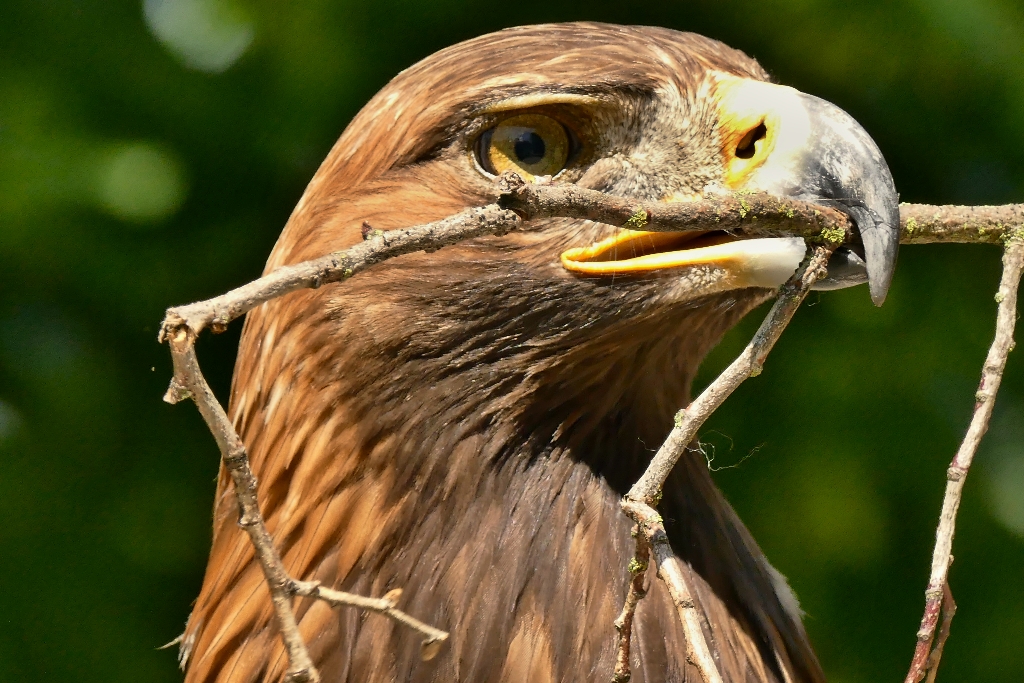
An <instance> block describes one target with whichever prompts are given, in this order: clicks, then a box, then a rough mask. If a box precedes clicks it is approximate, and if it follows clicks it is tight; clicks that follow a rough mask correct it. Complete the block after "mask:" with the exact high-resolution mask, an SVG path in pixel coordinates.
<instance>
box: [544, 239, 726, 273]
mask: <svg viewBox="0 0 1024 683" xmlns="http://www.w3.org/2000/svg"><path fill="white" fill-rule="evenodd" d="M733 241H735V238H734V237H732V236H730V235H728V234H726V233H724V232H720V231H711V232H696V231H695V232H647V231H643V230H627V229H624V230H622V231H620V232H619V233H617V234H615V235H612V236H611V237H609V238H607V239H604V240H601V241H600V242H598V243H596V244H592V245H590V246H589V247H575V248H573V249H567V250H566V251H564V252H563V253H562V265H563V266H565V268H566V269H567V270H569V271H571V272H574V273H581V274H586V275H627V274H631V273H632V274H636V273H644V272H649V271H652V270H660V269H662V268H678V267H680V266H688V265H696V264H699V263H713V262H717V261H718V260H720V259H721V257H722V256H723V255H724V254H722V253H721V251H722V250H721V249H717V248H716V247H720V246H721V245H723V244H726V243H730V242H733Z"/></svg>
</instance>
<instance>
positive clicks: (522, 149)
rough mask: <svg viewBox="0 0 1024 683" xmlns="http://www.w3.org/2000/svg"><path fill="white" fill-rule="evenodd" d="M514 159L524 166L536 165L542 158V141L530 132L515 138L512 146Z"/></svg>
mask: <svg viewBox="0 0 1024 683" xmlns="http://www.w3.org/2000/svg"><path fill="white" fill-rule="evenodd" d="M513 149H515V152H516V159H519V161H521V162H523V163H524V164H536V163H537V162H538V161H540V160H541V159H543V158H544V149H545V148H544V140H543V139H542V138H541V136H539V135H537V134H536V133H535V132H533V131H532V130H530V131H525V132H523V133H521V134H520V135H519V137H517V138H516V142H515V145H514V146H513Z"/></svg>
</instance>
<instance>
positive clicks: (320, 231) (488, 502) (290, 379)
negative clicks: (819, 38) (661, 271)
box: [183, 24, 823, 683]
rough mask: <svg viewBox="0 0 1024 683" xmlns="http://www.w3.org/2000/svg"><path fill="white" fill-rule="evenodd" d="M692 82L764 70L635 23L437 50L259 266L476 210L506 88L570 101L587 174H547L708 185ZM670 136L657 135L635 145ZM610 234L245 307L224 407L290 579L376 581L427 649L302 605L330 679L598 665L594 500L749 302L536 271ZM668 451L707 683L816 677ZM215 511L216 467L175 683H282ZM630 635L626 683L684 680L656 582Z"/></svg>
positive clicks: (450, 255) (656, 429)
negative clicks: (492, 110) (484, 147)
mask: <svg viewBox="0 0 1024 683" xmlns="http://www.w3.org/2000/svg"><path fill="white" fill-rule="evenodd" d="M711 70H718V71H727V72H730V73H735V74H739V75H743V76H747V77H751V78H764V77H765V76H764V72H763V71H762V70H761V69H760V67H759V66H758V65H757V64H756V62H754V61H753V60H750V59H749V58H747V57H745V56H744V55H742V54H741V53H738V52H736V51H734V50H731V49H729V48H727V47H725V46H723V45H721V44H719V43H716V42H714V41H710V40H708V39H705V38H701V37H699V36H694V35H690V34H680V33H676V32H673V31H668V30H665V29H653V28H627V27H616V26H607V25H600V24H566V25H552V26H539V27H526V28H522V29H512V30H508V31H503V32H500V33H497V34H492V35H489V36H484V37H482V38H478V39H475V40H473V41H469V42H467V43H463V44H460V45H457V46H454V47H452V48H449V49H447V50H445V51H442V52H441V53H438V54H437V55H434V56H432V57H430V58H428V59H427V60H424V61H423V62H421V63H419V64H417V65H415V66H413V67H411V68H410V69H408V70H407V71H405V72H403V73H402V74H400V75H399V76H398V77H396V78H395V79H394V81H392V83H391V84H389V85H388V86H387V87H386V88H385V89H384V90H382V91H381V92H380V93H379V94H378V95H377V96H376V97H374V98H373V100H371V101H370V103H369V104H367V106H366V107H365V108H364V110H363V111H362V112H361V113H360V114H359V115H358V116H357V117H356V119H355V120H354V121H353V122H352V124H351V125H350V126H349V127H348V128H347V129H346V131H345V133H344V134H343V135H342V136H341V138H340V139H339V140H338V142H337V144H336V145H335V146H334V148H333V149H332V151H331V153H330V155H329V156H328V157H327V159H326V160H325V161H324V163H323V165H322V166H321V168H320V170H319V171H318V172H317V174H316V176H315V177H314V179H313V180H312V182H311V183H310V185H309V187H308V189H307V191H306V193H305V195H304V196H303V198H302V200H301V201H300V202H299V204H298V206H297V207H296V209H295V212H294V213H293V215H292V218H291V219H290V221H289V223H288V225H287V227H286V228H285V231H284V233H283V234H282V236H281V239H280V241H279V242H278V244H277V246H276V247H275V249H274V252H273V254H272V255H271V257H270V260H269V261H268V264H267V269H268V270H271V269H273V268H275V267H277V266H280V265H282V264H287V263H294V262H297V261H300V260H303V259H307V258H311V257H314V256H319V255H321V254H324V253H327V252H329V251H333V250H339V249H344V248H346V247H348V246H350V245H352V244H355V243H357V242H359V241H360V240H361V235H360V228H361V225H362V223H363V222H364V221H369V223H370V224H371V225H373V226H374V227H375V228H380V229H385V230H386V229H389V228H395V227H404V226H408V225H412V224H416V223H422V222H426V221H430V220H436V219H439V218H442V217H444V216H447V215H450V214H452V213H455V212H456V211H459V210H461V209H463V208H465V207H467V206H474V205H481V204H483V203H486V202H487V201H489V200H490V199H491V195H492V192H493V190H492V186H491V183H490V182H489V181H487V179H486V178H484V177H483V176H482V175H481V174H480V173H479V172H478V171H477V170H476V169H475V168H473V167H472V165H471V161H470V155H469V153H468V152H467V149H468V148H467V144H466V140H468V139H469V137H471V136H472V135H473V134H474V133H473V131H474V130H475V129H474V126H475V125H478V124H477V123H475V122H477V121H478V120H479V119H481V117H483V119H486V117H487V116H488V114H487V113H486V108H487V107H488V106H490V105H492V104H493V103H495V102H497V101H499V100H502V99H507V98H509V97H515V96H521V95H529V94H534V93H541V94H545V93H546V94H550V93H557V92H572V93H584V94H591V95H592V96H593V98H594V102H595V104H594V105H593V106H592V107H591V108H590V109H589V110H586V111H583V112H577V114H578V115H579V117H580V118H579V121H580V126H581V127H582V128H583V129H585V130H586V131H589V132H590V133H592V134H593V135H592V138H593V140H591V141H590V142H588V146H587V148H586V151H585V153H584V157H585V158H586V159H589V162H588V165H586V167H585V168H584V167H583V166H581V167H580V168H579V169H578V170H576V171H572V172H570V171H567V172H566V173H567V174H569V175H567V178H568V179H570V180H574V181H576V182H579V183H580V184H582V185H586V186H589V187H597V188H599V189H604V190H607V191H611V192H616V193H619V194H629V195H634V196H643V197H654V198H659V197H662V196H665V195H666V193H670V192H678V191H693V190H694V189H695V188H696V189H699V188H700V187H702V186H703V185H704V184H706V183H707V182H708V181H709V180H713V179H714V172H715V171H714V170H713V168H714V162H715V160H716V158H715V157H714V154H715V153H716V152H714V150H717V142H716V138H715V131H714V124H713V120H711V118H710V116H711V115H710V113H709V112H710V103H709V102H708V101H707V95H706V92H704V91H702V90H701V84H702V83H703V82H704V78H705V75H706V73H707V72H708V71H711ZM666 93H668V94H669V95H673V94H675V95H678V97H676V96H675V95H673V96H672V97H667V96H666ZM665 102H669V104H665ZM551 106H560V105H551ZM673 107H674V108H675V109H673ZM577 114H574V115H577ZM673 126H676V128H673ZM669 131H675V132H673V133H671V134H672V135H675V136H676V138H674V139H675V141H676V142H668V143H666V142H665V140H662V139H660V138H659V136H668V135H670V132H669ZM682 141H685V144H683V142H682ZM676 143H678V144H676ZM644 144H668V145H669V148H671V149H672V150H675V151H673V152H672V153H673V154H677V155H679V158H678V159H676V160H674V161H673V163H672V164H667V165H666V164H662V165H660V166H659V165H657V164H654V163H653V162H652V165H651V166H650V167H642V165H641V163H640V161H636V160H639V159H641V157H640V156H639V155H638V156H636V157H635V160H633V161H630V162H629V164H628V168H626V167H625V166H616V163H618V162H617V161H616V160H617V159H618V160H621V159H626V158H628V150H629V149H632V148H635V147H636V146H637V145H644ZM631 145H632V146H633V147H630V146H631ZM588 155H589V156H588ZM623 163H625V162H623ZM572 173H575V175H572ZM609 230H610V229H609V228H607V227H606V226H599V225H595V224H591V223H586V222H579V221H548V222H546V223H544V224H543V225H538V226H531V229H530V230H529V231H524V232H522V233H515V234H510V235H508V236H505V237H501V238H483V239H479V240H473V241H471V242H468V243H463V244H460V245H457V246H455V247H451V248H446V249H444V250H442V251H440V252H437V253H434V254H413V255H409V256H405V257H401V258H399V259H395V260H392V261H389V262H387V263H385V264H383V265H382V266H380V267H378V268H375V269H373V270H372V271H370V272H367V273H366V274H363V275H359V276H357V277H355V278H352V279H351V280H350V281H348V282H346V283H344V284H343V285H339V286H328V287H325V288H323V289H321V290H317V291H305V292H301V293H297V294H292V295H289V296H288V297H286V298H283V299H278V300H275V301H273V302H270V303H268V304H264V305H263V306H261V307H259V308H258V309H256V310H254V311H252V312H251V313H250V314H249V316H248V318H247V320H246V322H245V328H244V332H243V336H242V342H241V346H240V349H239V354H238V361H237V365H236V368H235V377H234V385H233V387H232V400H231V414H232V416H233V419H234V421H235V424H236V426H237V428H238V430H239V432H240V434H241V435H242V437H243V439H244V440H245V443H246V445H247V447H248V449H249V453H250V457H251V459H252V466H253V469H254V471H255V472H256V474H257V476H258V477H259V480H260V491H259V496H260V503H261V505H262V508H263V511H264V514H265V516H266V519H267V525H268V528H269V530H270V532H271V533H272V534H273V536H274V538H275V539H276V542H277V544H278V547H279V549H280V552H281V554H282V557H283V559H284V563H285V565H286V567H287V568H288V569H289V571H290V572H291V573H292V574H293V575H294V576H296V577H298V578H302V579H306V580H312V579H315V580H319V581H322V582H323V583H324V584H325V585H328V586H332V587H335V588H339V589H343V590H349V591H354V592H358V593H363V594H367V595H374V596H379V595H382V594H384V593H385V592H386V591H388V590H390V589H393V588H397V587H401V588H403V589H404V594H403V599H402V603H401V607H402V609H405V610H407V611H408V612H410V613H411V614H413V615H415V616H416V617H418V618H420V619H423V620H425V621H427V622H430V623H433V624H436V625H437V626H439V627H441V628H445V629H450V630H451V633H452V635H451V639H450V641H449V643H448V645H447V646H446V647H445V649H444V650H443V651H442V653H441V654H440V655H439V656H438V657H437V659H435V660H433V661H431V662H421V661H420V660H419V655H418V645H419V637H418V636H417V635H416V634H415V633H413V632H410V631H408V630H406V629H404V628H403V627H400V626H396V625H395V624H394V623H393V622H391V621H389V620H387V619H385V618H382V617H379V616H376V615H365V614H361V613H359V612H358V611H356V610H352V609H350V610H338V611H335V610H331V609H330V608H328V607H327V606H326V605H324V604H323V603H315V602H312V601H310V600H307V599H300V600H297V601H296V610H297V616H298V619H299V624H300V630H301V632H302V634H303V636H304V637H305V639H306V641H307V642H308V644H309V646H310V651H311V654H312V656H313V657H314V660H315V662H316V664H317V666H318V667H319V668H320V671H321V673H322V675H323V679H324V680H325V681H328V682H331V683H335V682H340V681H360V682H376V681H381V682H383V681H490V680H493V681H509V682H511V681H526V680H529V681H539V682H548V681H552V682H553V681H593V680H600V679H602V678H607V677H610V675H611V671H612V666H613V662H614V644H615V640H614V631H613V630H612V621H613V620H614V618H615V616H616V615H617V612H618V610H619V608H620V607H621V604H622V601H623V599H624V597H625V589H626V585H627V574H626V565H627V563H628V561H629V558H630V557H631V556H632V552H633V542H632V539H631V538H630V523H629V521H628V520H627V519H626V518H625V517H624V516H623V514H622V513H621V511H620V510H619V506H618V502H619V499H620V497H621V495H622V493H623V492H624V491H625V490H626V488H627V487H628V486H629V484H630V483H631V482H632V481H633V480H634V479H635V478H636V477H637V476H638V475H639V473H640V472H641V471H642V469H643V467H644V465H645V463H646V461H647V460H648V458H649V456H650V451H649V448H648V447H651V448H653V447H655V446H656V445H657V444H658V443H660V442H661V440H662V438H663V437H664V436H665V434H666V433H667V430H668V428H669V427H670V426H671V423H672V413H673V411H674V410H676V409H677V408H678V406H680V405H683V404H684V403H685V401H686V399H687V396H688V392H689V384H690V381H691V379H692V377H693V373H694V372H695V370H696V368H697V366H698V364H699V362H700V360H701V359H702V358H703V357H704V355H705V354H706V353H707V351H708V350H709V349H710V348H711V347H712V346H713V345H714V344H715V343H716V342H717V340H718V339H719V338H720V337H721V335H722V334H723V333H724V332H725V331H726V330H727V329H728V328H729V327H730V326H732V325H733V324H735V322H736V321H737V320H738V319H739V318H740V317H741V316H743V315H744V314H745V313H746V312H748V311H749V310H750V309H751V308H753V307H754V306H756V305H757V304H759V303H760V302H761V301H763V300H764V299H765V298H766V297H767V295H768V293H767V292H764V291H760V290H758V291H754V290H745V291H740V292H718V293H710V292H713V291H715V290H713V289H707V290H703V289H702V288H701V287H702V286H703V285H702V282H703V281H702V280H700V279H693V278H691V279H686V278H683V279H679V278H678V277H675V278H673V277H670V276H657V277H652V278H650V279H649V280H646V281H643V282H638V281H628V282H627V281H614V280H613V281H607V280H581V279H576V278H574V277H572V276H570V275H568V274H567V273H565V272H564V271H562V270H561V268H560V267H559V266H558V265H557V254H558V253H559V251H560V250H561V249H562V248H563V247H564V246H566V245H569V244H580V243H585V242H586V241H587V240H593V239H596V238H598V237H600V236H602V235H605V234H608V231H609ZM708 277H710V276H708ZM691 455H692V457H689V458H688V459H684V461H683V462H682V463H680V465H679V466H678V467H677V471H676V472H675V473H674V474H673V476H672V479H671V481H670V482H669V485H668V486H666V490H665V499H664V501H663V503H662V510H663V512H664V516H665V518H666V520H667V523H668V531H669V534H670V537H671V539H672V543H673V545H674V547H675V549H676V550H677V552H678V553H679V554H680V556H681V557H682V558H683V559H684V560H685V562H686V563H687V567H688V568H689V574H688V576H689V581H690V583H691V589H692V591H693V592H694V594H695V595H696V597H697V601H698V603H699V608H700V610H701V612H702V614H703V617H704V619H705V630H706V635H707V637H708V639H709V642H710V644H711V647H712V649H713V652H714V653H715V654H716V656H717V658H718V661H719V665H720V667H721V668H722V670H723V674H724V676H725V679H726V680H727V681H729V682H730V683H737V682H741V681H742V682H747V681H749V682H751V683H753V682H768V681H772V682H779V683H781V682H782V681H809V682H810V681H821V680H823V676H822V673H821V670H820V667H819V666H818V663H817V660H816V659H815V657H814V654H813V651H812V650H811V648H810V646H809V644H808V642H807V639H806V636H805V634H804V631H803V627H802V626H801V624H800V622H799V618H798V617H796V616H795V615H794V614H793V613H792V610H787V602H786V600H785V596H783V597H782V598H780V589H779V587H778V581H777V580H776V579H775V577H774V576H773V574H772V571H773V570H771V569H770V567H769V566H768V565H767V563H766V561H765V560H764V558H763V556H762V555H761V553H760V550H759V549H758V548H757V546H756V544H755V543H754V541H753V540H752V538H751V537H750V535H749V534H748V533H747V531H746V530H745V528H744V527H743V525H742V524H741V522H740V521H739V520H738V518H737V517H736V515H735V514H734V513H733V511H732V509H731V508H730V507H729V505H728V503H726V502H725V500H724V499H723V498H722V496H721V494H720V493H719V492H718V490H717V489H716V488H715V486H714V484H713V483H712V481H711V479H710V475H709V473H708V470H707V467H706V466H705V463H704V462H703V460H702V458H701V457H700V456H699V455H697V454H691ZM236 518H237V511H236V506H235V503H234V500H233V498H232V493H231V490H230V482H229V479H228V477H227V476H226V475H225V473H224V472H223V470H222V472H221V476H220V480H219V484H218V495H217V503H216V508H215V518H214V540H213V548H212V550H211V554H210V561H209V565H208V569H207V574H206V578H205V580H204V583H203V588H202V592H201V593H200V596H199V598H198V600H197V602H196V606H195V610H194V612H193V613H192V616H191V618H190V620H189V623H188V627H187V631H186V634H185V640H184V643H185V645H184V648H183V655H184V656H185V658H186V659H187V661H186V669H187V674H186V680H187V681H189V682H190V683H201V682H202V683H212V682H213V681H222V682H224V681H232V682H238V683H245V682H254V681H263V680H268V681H273V680H279V679H280V678H281V676H282V675H283V673H284V671H285V668H286V665H287V662H286V660H285V656H284V651H283V648H282V646H281V643H280V639H279V638H278V635H277V633H276V630H275V627H274V625H273V620H272V613H271V606H270V600H269V595H268V592H267V588H266V586H265V585H264V581H263V577H262V575H261V573H260V570H259V568H258V566H257V565H256V564H255V562H254V560H253V552H252V550H251V548H250V546H249V542H248V540H247V537H246V536H245V534H244V533H242V532H241V531H240V530H239V529H238V528H237V526H236ZM634 633H635V639H636V644H635V646H634V649H633V660H634V662H633V664H634V680H635V681H638V682H645V683H655V682H657V681H683V680H689V681H697V680H699V675H698V674H697V672H696V669H695V668H694V667H693V666H692V665H690V664H688V663H687V659H686V644H685V641H684V637H683V632H682V629H681V627H680V626H679V624H678V622H677V618H676V615H675V611H674V609H673V607H672V605H671V602H670V600H669V597H668V595H667V592H666V591H665V590H664V588H663V587H662V586H661V585H660V583H658V582H654V583H653V585H652V589H651V591H650V594H649V596H648V597H647V598H646V599H644V600H643V601H642V602H641V604H640V607H639V609H638V612H637V619H636V626H635V631H634Z"/></svg>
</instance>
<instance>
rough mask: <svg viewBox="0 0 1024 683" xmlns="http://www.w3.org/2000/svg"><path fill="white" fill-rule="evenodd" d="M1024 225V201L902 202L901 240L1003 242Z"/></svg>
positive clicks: (907, 242) (964, 242) (932, 242)
mask: <svg viewBox="0 0 1024 683" xmlns="http://www.w3.org/2000/svg"><path fill="white" fill-rule="evenodd" d="M1021 225H1024V204H1004V205H1002V206H932V205H930V204H900V226H901V228H902V230H901V233H900V244H935V243H939V242H943V243H947V244H948V243H960V244H998V245H1002V244H1003V243H1005V242H1006V240H1007V239H1008V237H1009V236H1010V235H1011V234H1012V233H1013V232H1014V231H1015V230H1016V229H1018V228H1019V227H1020V226H1021Z"/></svg>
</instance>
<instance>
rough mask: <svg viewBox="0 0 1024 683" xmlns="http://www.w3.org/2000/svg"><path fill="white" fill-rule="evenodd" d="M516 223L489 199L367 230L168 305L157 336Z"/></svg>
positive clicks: (222, 323)
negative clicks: (325, 250) (362, 237)
mask: <svg viewBox="0 0 1024 683" xmlns="http://www.w3.org/2000/svg"><path fill="white" fill-rule="evenodd" d="M519 223H520V218H519V216H518V215H516V214H515V213H514V212H513V211H508V210H506V209H502V208H500V207H499V206H498V205H496V204H488V205H487V206H482V207H479V208H474V209H466V210H465V211H461V212H459V213H457V214H455V215H454V216H449V217H448V218H443V219H441V220H439V221H435V222H433V223H427V224H426V225H418V226H415V227H412V228H403V229H400V230H388V231H387V232H382V231H380V230H373V231H370V232H368V233H367V239H366V241H365V242H363V243H362V244H357V245H355V246H353V247H352V248H350V249H346V250H345V251H339V252H335V253H333V254H327V255H326V256H321V257H320V258H316V259H312V260H310V261H303V262H302V263H297V264H295V265H293V266H283V267H281V268H278V269H277V270H275V271H273V272H272V273H268V274H267V275H264V276H263V277H261V278H260V279H258V280H254V281H252V282H250V283H249V284H246V285H242V286H241V287H238V288H236V289H232V290H231V291H230V292H227V293H226V294H221V295H220V296H217V297H214V298H212V299H207V300H206V301H198V302H196V303H194V304H189V305H187V306H177V307H175V308H169V309H167V314H166V315H165V316H164V321H163V324H162V325H161V328H160V341H163V340H164V339H165V338H166V337H167V336H168V335H169V334H171V332H172V331H173V330H175V329H177V328H187V329H189V330H191V331H192V332H193V333H194V334H199V333H200V332H202V331H203V330H204V329H205V328H206V327H207V326H211V327H212V328H213V331H214V332H220V331H222V330H223V329H224V328H225V327H227V325H228V323H230V322H231V321H232V320H234V319H236V318H238V317H239V316H241V315H244V314H245V313H247V312H249V311H251V310H252V309H254V308H256V307H257V306H259V305H260V304H262V303H264V302H266V301H270V300H271V299H276V298H277V297H279V296H283V295H285V294H288V293H289V292H294V291H296V290H298V289H316V288H318V287H321V286H322V285H325V284H328V283H330V282H338V281H340V280H345V279H347V278H350V277H352V276H353V275H355V274H356V273H358V272H360V271H362V270H365V269H366V268H369V267H370V266H372V265H375V264H377V263H380V262H381V261H386V260H387V259H389V258H393V257H395V256H401V255H402V254H410V253H412V252H415V251H437V250H438V249H441V248H442V247H446V246H449V245H451V244H455V243H456V242H461V241H462V240H465V239H469V238H471V237H481V236H483V235H503V234H505V233H506V232H508V231H509V230H512V229H514V228H516V227H518V225H519Z"/></svg>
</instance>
